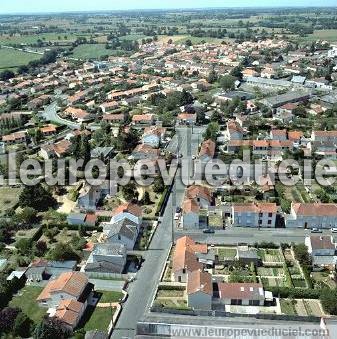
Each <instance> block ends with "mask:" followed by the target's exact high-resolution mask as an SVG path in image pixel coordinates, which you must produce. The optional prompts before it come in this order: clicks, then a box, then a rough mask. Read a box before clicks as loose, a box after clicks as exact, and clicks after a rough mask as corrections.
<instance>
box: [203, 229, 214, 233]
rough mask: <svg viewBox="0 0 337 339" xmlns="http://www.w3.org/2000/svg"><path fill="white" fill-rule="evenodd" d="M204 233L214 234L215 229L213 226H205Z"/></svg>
mask: <svg viewBox="0 0 337 339" xmlns="http://www.w3.org/2000/svg"><path fill="white" fill-rule="evenodd" d="M202 232H203V233H206V234H213V233H215V231H214V230H212V229H211V228H205V229H204V230H202Z"/></svg>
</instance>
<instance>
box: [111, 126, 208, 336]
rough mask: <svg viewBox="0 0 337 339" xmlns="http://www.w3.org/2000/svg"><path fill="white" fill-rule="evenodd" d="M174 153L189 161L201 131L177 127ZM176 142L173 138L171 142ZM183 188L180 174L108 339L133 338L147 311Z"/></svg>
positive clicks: (160, 270) (166, 249)
mask: <svg viewBox="0 0 337 339" xmlns="http://www.w3.org/2000/svg"><path fill="white" fill-rule="evenodd" d="M176 131H177V134H178V145H179V146H178V150H177V152H178V153H181V154H182V155H183V156H184V157H186V158H190V159H191V155H192V154H196V153H197V151H198V144H199V141H200V140H201V134H202V131H203V130H202V129H201V128H194V130H193V133H192V129H191V128H177V130H176ZM173 142H176V139H175V140H174V141H173ZM184 191H185V187H184V185H183V183H182V180H181V178H180V171H179V170H178V171H177V175H176V177H175V179H174V187H173V189H172V192H171V194H170V197H169V199H168V202H167V206H166V209H165V212H164V214H163V216H162V220H161V223H160V224H159V226H158V227H157V230H156V233H155V235H154V237H153V239H152V241H151V244H150V247H149V250H148V251H147V252H146V253H145V258H144V259H145V261H144V262H143V265H142V267H141V269H140V270H139V272H138V273H137V278H136V280H135V281H134V282H132V283H130V285H129V289H128V293H129V296H128V299H127V301H126V302H125V303H124V304H123V310H122V312H121V315H120V317H119V319H118V321H117V323H116V326H115V329H114V331H113V334H112V338H114V339H121V338H134V337H135V331H136V325H137V322H138V321H139V320H140V319H141V318H142V317H143V316H144V315H145V314H146V313H148V312H149V309H150V306H151V303H152V301H153V298H154V296H155V292H156V288H157V284H158V281H159V279H160V275H161V272H162V269H163V267H164V264H165V261H166V259H167V256H168V253H169V250H170V245H171V243H172V231H171V230H172V220H173V213H174V211H175V206H180V205H181V203H182V200H183V197H184Z"/></svg>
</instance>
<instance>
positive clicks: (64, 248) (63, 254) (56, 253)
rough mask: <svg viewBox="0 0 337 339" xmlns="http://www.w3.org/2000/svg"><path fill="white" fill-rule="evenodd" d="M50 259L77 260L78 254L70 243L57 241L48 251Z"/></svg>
mask: <svg viewBox="0 0 337 339" xmlns="http://www.w3.org/2000/svg"><path fill="white" fill-rule="evenodd" d="M49 256H50V258H51V259H52V260H76V261H78V260H79V259H80V258H79V255H78V254H77V253H76V252H75V251H74V250H73V248H72V247H71V245H70V244H65V243H62V242H61V243H57V244H56V246H55V248H54V249H53V250H52V251H51V252H50V255H49Z"/></svg>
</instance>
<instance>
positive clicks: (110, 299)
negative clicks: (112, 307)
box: [96, 291, 123, 303]
mask: <svg viewBox="0 0 337 339" xmlns="http://www.w3.org/2000/svg"><path fill="white" fill-rule="evenodd" d="M96 292H97V293H98V294H101V296H100V299H99V302H100V303H117V302H118V301H119V300H120V299H122V297H123V293H122V292H117V291H96Z"/></svg>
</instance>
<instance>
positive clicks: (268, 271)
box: [257, 267, 284, 277]
mask: <svg viewBox="0 0 337 339" xmlns="http://www.w3.org/2000/svg"><path fill="white" fill-rule="evenodd" d="M257 273H258V275H259V276H260V277H284V269H283V267H258V268H257Z"/></svg>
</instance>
